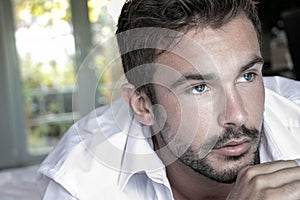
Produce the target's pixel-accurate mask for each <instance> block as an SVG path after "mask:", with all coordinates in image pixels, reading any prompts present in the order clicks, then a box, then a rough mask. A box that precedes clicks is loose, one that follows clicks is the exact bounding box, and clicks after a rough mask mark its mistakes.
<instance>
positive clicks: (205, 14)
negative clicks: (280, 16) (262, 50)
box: [116, 0, 261, 86]
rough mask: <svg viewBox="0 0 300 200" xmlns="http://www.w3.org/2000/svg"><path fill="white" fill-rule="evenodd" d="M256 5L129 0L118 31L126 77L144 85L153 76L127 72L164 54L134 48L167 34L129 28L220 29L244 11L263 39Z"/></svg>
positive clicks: (243, 0) (224, 0)
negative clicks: (124, 34) (137, 32)
mask: <svg viewBox="0 0 300 200" xmlns="http://www.w3.org/2000/svg"><path fill="white" fill-rule="evenodd" d="M256 4H257V2H256V1H255V0H127V1H126V3H125V4H124V6H123V8H122V11H121V14H120V17H119V20H118V25H117V31H116V34H117V41H118V45H119V49H120V52H121V58H122V64H123V68H124V72H125V74H126V78H127V79H128V81H129V82H130V83H132V84H134V85H136V86H137V85H138V86H141V85H142V84H141V82H143V81H145V80H144V79H145V77H148V79H149V78H151V73H149V72H145V73H147V74H149V75H147V74H145V73H144V74H140V72H137V73H127V72H129V71H130V70H131V69H133V68H135V67H136V66H140V65H143V64H147V63H153V62H154V60H155V58H156V56H157V55H158V54H159V53H161V52H159V51H157V49H155V48H139V49H134V50H132V51H131V50H130V48H132V45H134V44H133V43H136V42H140V43H143V44H144V46H145V47H149V46H153V44H151V45H147V43H148V42H149V41H150V42H152V43H153V42H154V43H155V42H156V43H159V42H161V38H162V37H164V36H162V35H161V33H157V32H156V31H151V29H146V31H141V32H139V34H138V35H135V34H134V33H130V31H129V30H132V29H137V28H146V27H157V28H164V29H166V30H175V31H180V32H186V31H189V30H190V29H192V28H197V27H203V28H205V27H211V28H219V27H221V26H222V25H224V24H226V23H228V22H229V21H230V20H231V19H233V18H234V17H236V16H238V15H239V14H244V15H245V16H246V17H247V18H248V19H249V20H250V21H251V22H252V23H253V26H254V29H255V30H256V33H257V37H258V40H259V41H260V40H261V39H260V34H261V24H260V20H259V18H258V14H257V8H256ZM154 30H155V29H154ZM126 31H129V32H128V33H127V34H126V37H124V36H122V35H121V33H123V32H126ZM166 34H167V32H166ZM138 36H139V37H138ZM149 38H150V39H149ZM173 41H174V40H173ZM170 42H172V41H170ZM147 81H149V80H147ZM147 81H146V82H147Z"/></svg>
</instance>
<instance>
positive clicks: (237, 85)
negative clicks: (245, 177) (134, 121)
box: [153, 15, 264, 197]
mask: <svg viewBox="0 0 300 200" xmlns="http://www.w3.org/2000/svg"><path fill="white" fill-rule="evenodd" d="M186 36H187V37H190V38H192V39H193V40H194V41H195V42H196V43H197V44H198V45H199V46H198V47H196V46H195V47H192V46H191V45H186V46H185V44H183V43H180V44H179V45H178V47H175V48H178V52H180V51H182V52H184V53H183V55H184V56H182V55H176V54H174V53H164V54H163V55H161V56H159V57H158V58H157V60H156V62H157V63H160V64H163V65H165V66H168V67H169V68H168V70H166V71H168V73H167V75H166V71H164V70H165V69H160V68H158V69H157V70H156V72H155V74H154V78H153V80H154V82H158V83H160V84H159V85H155V92H156V98H157V101H158V102H157V103H158V104H160V105H162V106H163V107H164V109H165V110H166V112H167V120H166V125H165V129H164V130H162V132H161V136H162V137H161V138H162V139H159V138H158V139H157V141H154V142H155V143H156V144H155V145H156V146H157V147H158V148H159V146H163V144H164V143H169V148H170V150H171V151H172V152H173V153H174V154H175V155H176V154H179V155H176V156H178V157H180V156H181V154H182V153H183V152H181V149H185V150H186V149H188V150H190V151H191V152H194V154H193V155H191V158H192V159H202V158H204V157H205V159H206V162H207V163H208V164H209V165H210V167H211V168H212V169H213V170H215V171H216V172H219V173H225V172H227V171H228V169H230V170H233V171H234V173H235V174H237V173H238V171H239V170H240V169H241V168H242V167H244V166H245V165H248V164H250V163H252V162H253V160H254V159H255V155H254V153H255V152H256V151H257V148H258V142H257V141H256V142H252V143H251V142H250V143H251V147H250V149H248V152H247V153H245V155H244V156H243V157H242V158H241V159H237V160H230V161H229V160H228V159H226V158H225V157H224V156H223V155H221V154H218V153H216V152H214V151H211V148H213V145H214V144H215V143H213V142H212V144H211V145H210V146H211V148H207V146H205V145H206V144H207V143H208V141H209V142H211V140H213V138H217V137H218V136H222V135H223V134H224V129H225V128H228V127H233V128H235V127H241V126H245V127H247V128H255V129H257V130H259V131H261V128H262V121H263V107H264V87H263V80H262V74H261V68H262V63H255V64H254V65H253V66H251V67H249V68H248V69H246V70H245V71H241V68H242V67H243V66H245V65H247V64H248V63H249V62H251V61H252V60H253V58H254V57H261V53H260V48H259V43H258V40H257V36H256V33H255V30H254V28H253V25H252V24H251V22H250V21H249V20H248V19H246V18H245V17H244V16H242V15H241V16H238V17H236V18H235V19H233V20H232V21H230V22H229V23H228V24H226V25H224V26H222V27H221V28H219V29H211V28H205V29H197V30H196V29H192V30H190V31H189V32H188V33H187V34H186ZM199 47H201V48H199ZM197 48H198V49H197ZM191 73H192V74H197V73H198V74H201V75H202V74H213V75H214V79H213V80H208V81H199V80H190V81H187V82H186V83H184V84H182V85H180V86H178V87H175V88H172V87H171V86H170V85H172V81H173V82H174V81H175V80H176V79H178V78H179V77H180V74H191ZM249 74H250V75H249ZM251 74H254V76H253V78H252V76H251ZM248 77H250V78H249V80H248ZM201 84H205V87H202V88H201V89H203V88H204V91H202V90H195V86H197V85H201ZM198 89H199V88H198ZM199 91H200V92H199ZM170 142H172V143H170ZM190 144H191V145H190ZM189 145H190V146H189ZM203 152H204V153H203ZM182 164H183V163H182V162H180V161H177V162H175V163H174V164H172V165H170V166H168V167H167V171H168V176H169V179H170V182H171V185H173V186H174V188H176V186H180V188H181V190H182V191H185V190H186V191H189V193H190V194H189V196H190V197H192V196H193V195H195V194H197V195H198V197H199V195H201V194H202V195H203V193H204V191H206V192H207V191H210V190H211V191H210V192H213V190H214V189H215V188H218V189H220V188H223V189H224V190H223V192H221V193H220V195H221V196H223V197H224V196H226V194H227V193H228V192H229V189H230V188H231V185H222V184H218V183H215V182H213V181H211V180H209V179H207V178H206V177H203V176H201V175H199V174H197V175H196V174H194V173H193V172H190V171H189V170H190V169H187V168H188V167H187V166H186V164H185V163H184V164H183V165H182ZM176 165H177V167H174V166H176ZM178 166H179V167H178ZM175 168H176V170H177V171H178V170H179V169H180V170H182V173H181V178H179V179H180V181H178V177H177V176H178V175H176V174H178V173H173V172H174V171H173V170H174V169H175ZM185 173H186V175H187V176H184V175H183V174H185ZM189 175H190V176H191V177H189ZM173 181H174V182H173ZM184 183H188V184H187V185H190V184H198V185H199V187H197V188H198V189H197V190H196V191H192V190H191V188H187V186H185V185H184ZM211 185H214V187H213V188H210V189H209V186H211ZM178 188H179V187H178ZM199 188H202V190H201V189H199ZM201 191H202V192H201ZM219 191H220V190H219Z"/></svg>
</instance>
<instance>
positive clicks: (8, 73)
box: [0, 0, 300, 200]
mask: <svg viewBox="0 0 300 200" xmlns="http://www.w3.org/2000/svg"><path fill="white" fill-rule="evenodd" d="M124 1H125V0H0V199H1V200H4V199H7V200H8V199H31V200H33V199H40V197H39V195H38V194H37V191H36V185H35V171H36V169H37V167H38V165H39V163H40V162H41V161H42V160H43V159H44V158H45V156H46V155H47V154H48V153H49V151H50V150H51V149H52V148H53V146H54V145H55V144H57V142H58V140H59V139H60V138H61V137H62V135H63V133H64V132H65V131H66V130H67V129H68V127H69V126H70V125H71V124H72V123H73V122H74V121H76V120H77V119H78V118H79V117H80V116H81V115H83V114H85V113H86V112H88V111H89V107H87V106H86V105H85V99H84V96H82V95H81V97H80V98H81V99H80V100H79V101H78V102H76V106H77V107H76V108H78V109H75V110H74V109H73V106H72V104H73V103H74V102H73V101H72V96H73V94H76V92H77V89H78V88H80V87H82V88H89V86H93V85H92V84H94V82H91V81H90V79H89V77H86V78H85V79H84V81H82V82H80V85H77V84H76V78H77V77H76V74H77V72H78V70H80V66H81V64H82V63H83V62H84V61H85V60H84V59H85V58H86V57H87V56H88V55H89V53H90V52H91V51H92V50H93V49H95V48H97V52H98V53H97V54H95V55H93V57H92V59H91V60H90V61H89V62H92V65H93V66H96V68H95V70H96V71H97V70H98V71H99V73H101V74H102V76H101V78H100V79H99V80H98V79H97V87H96V90H95V99H94V106H95V107H97V106H100V105H103V104H106V103H109V102H110V101H111V99H112V95H111V93H110V92H108V91H110V90H111V88H112V83H113V82H114V81H116V80H118V79H119V77H120V76H121V74H122V68H121V66H120V61H118V60H116V61H113V62H112V60H111V58H112V57H114V55H111V54H114V53H115V49H114V48H107V45H103V46H101V44H103V43H104V41H107V40H109V39H110V38H111V37H112V36H113V34H114V32H115V29H116V22H117V18H118V14H119V12H120V10H121V6H122V5H123V3H124ZM299 8H300V1H299V0H261V3H260V4H259V14H260V18H261V20H262V25H263V44H262V53H263V56H264V58H265V61H266V65H265V68H264V71H263V72H264V75H266V76H271V75H281V76H285V77H288V78H292V79H298V80H300V77H299V68H300V66H299V61H298V60H297V57H299V56H295V55H299V51H300V50H299V48H300V44H299V39H297V38H296V37H295V35H297V37H298V36H299V34H300V32H299V27H300V26H299V23H300V18H299ZM295 16H296V17H295ZM295 38H296V39H295ZM112 45H114V44H112ZM107 55H111V56H112V57H110V56H107ZM298 59H299V58H298ZM112 65H113V67H109V68H107V66H112ZM104 69H105V70H104ZM103 71H105V73H103ZM94 78H95V77H91V79H94Z"/></svg>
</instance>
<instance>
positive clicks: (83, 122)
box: [38, 101, 130, 199]
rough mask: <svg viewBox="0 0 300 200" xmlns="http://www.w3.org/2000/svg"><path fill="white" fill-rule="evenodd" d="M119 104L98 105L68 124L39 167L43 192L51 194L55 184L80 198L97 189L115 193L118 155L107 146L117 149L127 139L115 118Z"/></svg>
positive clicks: (92, 193)
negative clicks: (110, 153) (111, 154)
mask: <svg viewBox="0 0 300 200" xmlns="http://www.w3.org/2000/svg"><path fill="white" fill-rule="evenodd" d="M121 105H123V103H122V102H120V101H117V102H114V103H113V104H111V105H106V106H104V107H100V108H98V109H96V110H94V111H92V112H91V113H89V114H88V115H86V116H85V117H83V118H82V119H80V120H79V121H77V122H75V123H74V124H73V125H72V126H71V127H70V128H69V130H68V131H67V132H66V133H65V134H64V136H63V138H62V139H61V140H60V142H59V143H58V144H57V146H56V147H55V148H54V149H53V150H52V152H51V153H49V155H48V156H47V158H46V159H45V160H44V162H43V163H42V165H41V166H40V168H39V171H38V181H39V185H40V191H41V193H42V194H45V193H46V191H47V193H48V194H51V191H49V190H50V189H51V188H54V187H53V185H55V184H56V186H57V187H60V188H63V189H62V190H61V191H63V192H65V193H69V194H70V196H73V197H76V198H79V199H81V198H80V197H81V196H80V195H83V194H84V198H87V197H90V198H88V199H93V198H92V197H95V196H94V195H96V194H99V192H101V193H103V194H109V193H111V197H112V196H113V194H117V191H118V190H117V188H118V185H117V183H118V175H119V173H118V171H117V170H115V166H114V165H117V164H118V162H119V161H120V160H121V158H120V156H118V155H116V156H114V157H113V158H112V157H111V156H110V155H109V152H111V151H110V150H109V149H116V146H118V147H120V148H122V143H124V142H125V141H126V139H125V138H124V137H122V135H124V134H121V129H120V126H119V125H118V124H116V122H115V121H114V118H115V115H118V114H119V113H118V112H119V111H120V106H121ZM113 107H115V108H113ZM124 109H128V108H126V107H125V108H124ZM127 113H128V111H127ZM128 119H129V120H127V121H130V118H128ZM123 120H124V119H123ZM128 123H129V122H128ZM117 136H118V137H117ZM107 140H111V141H112V142H113V143H114V144H112V143H109V142H107ZM100 144H103V145H100ZM49 183H51V184H49ZM50 186H51V187H50ZM52 192H54V193H55V191H52ZM118 196H119V197H120V196H122V195H121V194H118Z"/></svg>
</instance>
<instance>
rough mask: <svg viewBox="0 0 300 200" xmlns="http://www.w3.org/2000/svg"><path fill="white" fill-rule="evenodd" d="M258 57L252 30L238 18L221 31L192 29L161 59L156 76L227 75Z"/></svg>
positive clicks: (245, 22)
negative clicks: (165, 74) (175, 74)
mask: <svg viewBox="0 0 300 200" xmlns="http://www.w3.org/2000/svg"><path fill="white" fill-rule="evenodd" d="M255 56H261V55H260V46H259V43H258V39H257V35H256V32H255V29H254V27H253V25H252V23H251V21H250V20H248V19H247V18H246V17H244V16H243V15H240V16H238V17H236V18H234V19H233V20H231V21H230V22H229V23H227V24H225V25H223V26H222V27H220V28H217V29H212V28H209V27H208V28H203V29H192V30H190V31H188V32H187V33H186V34H185V36H184V37H183V38H181V39H180V40H179V41H178V44H177V45H176V46H175V47H174V48H173V49H172V50H171V51H169V52H166V53H164V54H162V55H160V56H159V57H158V58H157V59H156V62H157V63H160V64H162V65H163V66H166V67H161V66H160V67H158V68H157V69H156V73H155V74H154V78H155V75H160V74H163V73H162V71H167V72H170V70H171V71H176V73H177V74H185V73H191V72H193V73H195V72H196V71H197V72H198V73H200V74H207V73H214V74H219V75H222V76H223V75H226V71H230V72H231V74H232V73H234V72H235V71H239V67H240V66H242V65H243V64H246V63H247V62H249V60H251V59H253V57H255Z"/></svg>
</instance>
